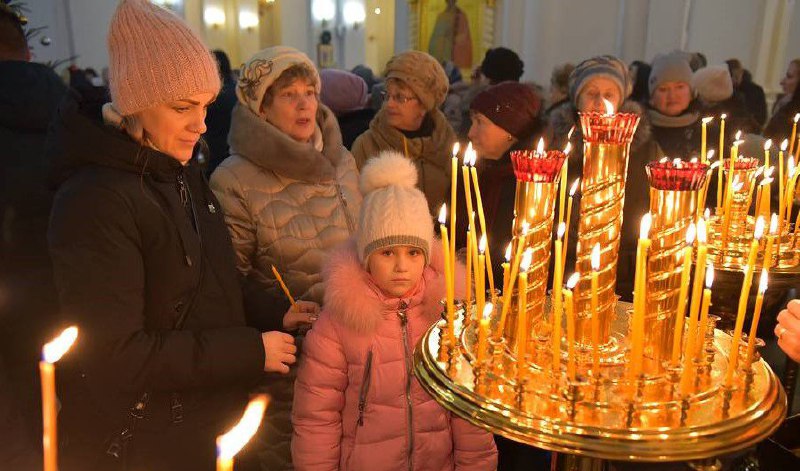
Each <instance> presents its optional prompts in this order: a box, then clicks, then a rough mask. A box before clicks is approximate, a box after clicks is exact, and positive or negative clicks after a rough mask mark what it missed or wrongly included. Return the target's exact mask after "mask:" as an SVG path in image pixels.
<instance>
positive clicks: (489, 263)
mask: <svg viewBox="0 0 800 471" xmlns="http://www.w3.org/2000/svg"><path fill="white" fill-rule="evenodd" d="M470 173H471V174H472V183H473V186H474V187H475V204H476V206H477V207H478V220H479V221H480V223H481V234H482V235H481V237H482V238H483V237H487V236H488V234H489V232H488V230H487V227H486V217H485V216H484V214H483V200H482V199H481V188H480V186H479V185H478V172H477V171H476V170H475V166H474V165H473V166H472V167H470ZM486 242H487V244H488V242H489V241H488V240H487V241H486ZM487 247H488V245H487ZM485 255H486V271H487V272H488V273H489V292H490V293H492V296H494V269H493V268H492V254H491V251H490V250H486V252H485ZM481 270H483V269H481Z"/></svg>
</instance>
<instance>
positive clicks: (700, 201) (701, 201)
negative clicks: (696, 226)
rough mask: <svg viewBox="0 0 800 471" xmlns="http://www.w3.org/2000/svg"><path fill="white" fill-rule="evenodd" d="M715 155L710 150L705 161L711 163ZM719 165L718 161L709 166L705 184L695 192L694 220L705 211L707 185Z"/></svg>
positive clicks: (713, 151)
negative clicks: (695, 208) (695, 212)
mask: <svg viewBox="0 0 800 471" xmlns="http://www.w3.org/2000/svg"><path fill="white" fill-rule="evenodd" d="M715 153H716V151H715V150H714V149H711V150H710V151H708V154H707V158H706V160H707V161H711V159H713V158H714V154H715ZM692 160H694V159H692ZM720 165H721V162H720V161H719V160H718V161H716V162H714V163H712V164H711V165H709V167H708V170H706V175H707V177H708V178H706V181H705V183H703V186H702V187H700V190H699V191H698V192H697V215H696V219H700V216H701V215H702V214H703V210H704V209H705V206H706V199H707V197H708V187H709V185H710V183H711V176H712V175H713V174H714V169H715V168H716V167H719V166H720Z"/></svg>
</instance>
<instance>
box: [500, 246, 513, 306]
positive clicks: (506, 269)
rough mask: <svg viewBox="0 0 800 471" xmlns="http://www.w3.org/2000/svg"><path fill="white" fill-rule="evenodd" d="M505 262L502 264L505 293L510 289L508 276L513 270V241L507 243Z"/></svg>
mask: <svg viewBox="0 0 800 471" xmlns="http://www.w3.org/2000/svg"><path fill="white" fill-rule="evenodd" d="M505 260H506V261H505V262H503V263H502V264H501V266H502V267H503V294H505V292H506V291H507V290H508V276H509V274H510V273H509V271H510V270H511V242H509V243H508V245H506V252H505Z"/></svg>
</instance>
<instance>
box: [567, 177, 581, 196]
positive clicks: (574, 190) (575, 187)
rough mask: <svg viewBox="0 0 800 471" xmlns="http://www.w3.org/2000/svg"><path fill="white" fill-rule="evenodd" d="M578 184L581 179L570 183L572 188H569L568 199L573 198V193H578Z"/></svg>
mask: <svg viewBox="0 0 800 471" xmlns="http://www.w3.org/2000/svg"><path fill="white" fill-rule="evenodd" d="M580 182H581V177H578V178H576V179H575V181H574V182H572V186H571V187H569V196H570V197H572V196H575V192H576V191H578V184H579V183H580Z"/></svg>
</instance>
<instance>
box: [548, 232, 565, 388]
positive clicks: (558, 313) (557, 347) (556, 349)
mask: <svg viewBox="0 0 800 471" xmlns="http://www.w3.org/2000/svg"><path fill="white" fill-rule="evenodd" d="M565 227H566V226H565V224H564V223H563V222H562V223H560V224H559V225H558V231H557V236H556V242H555V248H554V249H553V253H554V257H555V263H554V264H553V316H552V319H553V326H552V329H551V332H552V336H551V345H552V352H553V374H558V372H559V371H560V370H561V318H562V315H563V313H562V312H563V309H564V308H563V306H562V295H561V289H562V285H563V283H564V268H563V266H562V262H561V257H562V255H561V245H562V243H561V238H562V237H563V236H564V231H565Z"/></svg>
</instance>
